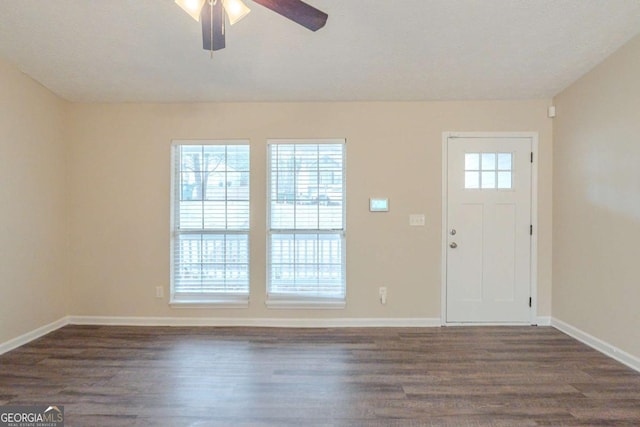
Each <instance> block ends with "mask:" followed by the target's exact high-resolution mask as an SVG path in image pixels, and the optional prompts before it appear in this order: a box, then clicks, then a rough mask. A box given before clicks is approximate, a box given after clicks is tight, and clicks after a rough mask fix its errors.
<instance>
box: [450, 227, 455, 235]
mask: <svg viewBox="0 0 640 427" xmlns="http://www.w3.org/2000/svg"><path fill="white" fill-rule="evenodd" d="M456 233H457V231H456V229H455V228H452V229H451V231H450V232H449V234H451V235H452V236H455V235H456Z"/></svg>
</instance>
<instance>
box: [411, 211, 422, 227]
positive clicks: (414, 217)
mask: <svg viewBox="0 0 640 427" xmlns="http://www.w3.org/2000/svg"><path fill="white" fill-rule="evenodd" d="M424 220H425V218H424V214H411V215H409V225H410V226H412V227H423V226H424Z"/></svg>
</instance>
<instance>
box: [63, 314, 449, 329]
mask: <svg viewBox="0 0 640 427" xmlns="http://www.w3.org/2000/svg"><path fill="white" fill-rule="evenodd" d="M69 323H70V324H72V325H121V326H125V325H126V326H254V327H270V328H348V327H351V328H353V327H362V328H371V327H423V328H424V327H439V326H440V319H438V318H332V319H286V318H241V317H239V318H234V317H111V316H70V317H69Z"/></svg>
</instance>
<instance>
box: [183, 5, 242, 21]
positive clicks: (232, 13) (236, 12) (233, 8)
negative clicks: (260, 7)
mask: <svg viewBox="0 0 640 427" xmlns="http://www.w3.org/2000/svg"><path fill="white" fill-rule="evenodd" d="M176 1H177V0H176ZM222 6H224V10H225V12H227V16H228V17H229V24H231V25H233V24H235V23H236V22H238V21H239V20H241V19H242V18H244V17H245V16H247V15H248V14H249V12H251V9H249V8H248V7H247V5H246V4H244V3H243V2H242V0H222Z"/></svg>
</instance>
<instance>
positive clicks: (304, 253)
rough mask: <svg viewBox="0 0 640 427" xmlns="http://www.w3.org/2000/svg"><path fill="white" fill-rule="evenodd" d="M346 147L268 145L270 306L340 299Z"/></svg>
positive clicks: (342, 291)
mask: <svg viewBox="0 0 640 427" xmlns="http://www.w3.org/2000/svg"><path fill="white" fill-rule="evenodd" d="M344 157H345V142H344V140H337V141H336V140H331V141H270V142H269V240H268V246H269V248H268V250H269V254H268V257H269V266H268V268H269V271H268V276H269V278H268V289H267V291H268V297H269V299H270V300H277V299H289V300H291V299H298V300H309V299H311V300H314V299H315V300H344V298H345V251H344V248H345V227H344V223H345V168H344Z"/></svg>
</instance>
